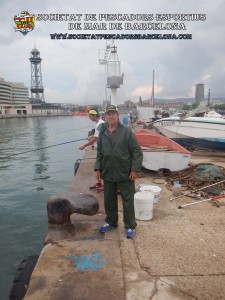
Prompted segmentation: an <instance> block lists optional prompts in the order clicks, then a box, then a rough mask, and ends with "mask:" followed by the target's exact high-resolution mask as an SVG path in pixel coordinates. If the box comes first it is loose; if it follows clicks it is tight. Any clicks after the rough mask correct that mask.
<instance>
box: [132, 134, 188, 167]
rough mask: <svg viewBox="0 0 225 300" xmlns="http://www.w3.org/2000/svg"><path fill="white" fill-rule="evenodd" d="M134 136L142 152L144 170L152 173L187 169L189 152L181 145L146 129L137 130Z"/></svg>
mask: <svg viewBox="0 0 225 300" xmlns="http://www.w3.org/2000/svg"><path fill="white" fill-rule="evenodd" d="M134 134H135V136H136V138H137V140H138V143H139V145H140V146H141V148H142V150H143V162H142V166H143V167H144V168H146V169H148V170H153V171H159V170H162V169H167V170H170V171H180V170H183V169H185V168H187V166H188V163H189V160H190V156H191V152H189V151H188V150H187V149H185V148H184V147H182V146H181V145H179V144H177V143H176V142H174V141H173V140H171V139H169V138H167V137H165V136H162V135H160V134H156V133H153V132H151V131H149V130H146V129H141V130H138V131H136V132H135V133H134Z"/></svg>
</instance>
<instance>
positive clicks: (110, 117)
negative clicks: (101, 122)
mask: <svg viewBox="0 0 225 300" xmlns="http://www.w3.org/2000/svg"><path fill="white" fill-rule="evenodd" d="M105 121H106V122H107V123H108V124H109V125H115V124H117V123H118V121H119V114H118V113H117V112H116V111H108V112H107V113H106V114H105Z"/></svg>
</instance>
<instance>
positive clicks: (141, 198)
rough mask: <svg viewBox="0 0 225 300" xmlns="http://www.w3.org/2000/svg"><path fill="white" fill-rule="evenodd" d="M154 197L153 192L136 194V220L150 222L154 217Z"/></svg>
mask: <svg viewBox="0 0 225 300" xmlns="http://www.w3.org/2000/svg"><path fill="white" fill-rule="evenodd" d="M153 201H154V195H153V194H152V193H151V192H137V193H135V194H134V210H135V218H136V219H137V220H141V221H148V220H151V219H152V216H153Z"/></svg>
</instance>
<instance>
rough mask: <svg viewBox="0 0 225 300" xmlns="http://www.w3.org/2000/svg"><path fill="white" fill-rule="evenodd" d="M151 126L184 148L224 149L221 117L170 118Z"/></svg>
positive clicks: (224, 132)
mask: <svg viewBox="0 0 225 300" xmlns="http://www.w3.org/2000/svg"><path fill="white" fill-rule="evenodd" d="M153 126H154V127H155V128H156V129H157V130H158V131H159V132H160V133H162V134H163V135H165V136H166V137H168V138H170V139H173V140H174V141H175V142H177V143H179V144H180V145H182V146H184V147H199V148H207V149H214V150H224V149H225V119H223V118H222V117H221V118H220V117H187V118H179V117H170V118H164V119H160V120H157V121H155V122H154V123H153Z"/></svg>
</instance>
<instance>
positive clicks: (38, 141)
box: [33, 118, 50, 191]
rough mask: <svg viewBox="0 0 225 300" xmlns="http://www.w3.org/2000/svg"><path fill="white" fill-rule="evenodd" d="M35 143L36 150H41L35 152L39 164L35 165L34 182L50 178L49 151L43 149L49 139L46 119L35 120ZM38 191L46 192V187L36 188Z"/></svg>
mask: <svg viewBox="0 0 225 300" xmlns="http://www.w3.org/2000/svg"><path fill="white" fill-rule="evenodd" d="M33 123H34V124H33V125H34V126H33V142H34V147H35V149H39V150H37V151H35V156H36V157H37V160H36V161H37V162H36V163H35V164H34V172H35V175H34V177H33V180H47V179H49V178H50V176H49V175H47V174H46V173H47V171H48V167H49V166H48V164H47V161H48V160H49V156H48V154H47V149H43V148H44V147H46V146H47V145H46V141H47V139H48V136H47V126H46V119H45V118H35V119H33ZM36 190H37V191H41V190H44V187H43V186H42V185H41V186H39V187H37V188H36Z"/></svg>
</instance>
